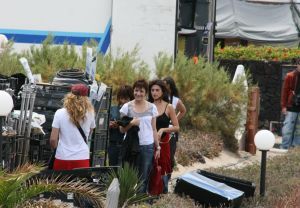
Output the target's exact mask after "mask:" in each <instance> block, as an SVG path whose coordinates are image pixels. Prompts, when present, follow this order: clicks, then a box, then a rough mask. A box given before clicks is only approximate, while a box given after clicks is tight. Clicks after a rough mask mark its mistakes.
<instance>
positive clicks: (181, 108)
mask: <svg viewBox="0 0 300 208" xmlns="http://www.w3.org/2000/svg"><path fill="white" fill-rule="evenodd" d="M176 109H177V110H178V113H177V119H178V121H180V120H181V119H182V118H183V116H184V115H185V113H186V108H185V105H184V104H183V102H182V101H181V100H180V99H179V100H178V103H177V105H176Z"/></svg>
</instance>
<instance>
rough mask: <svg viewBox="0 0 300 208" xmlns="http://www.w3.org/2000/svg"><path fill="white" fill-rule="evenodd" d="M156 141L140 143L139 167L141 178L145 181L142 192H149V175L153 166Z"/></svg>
mask: <svg viewBox="0 0 300 208" xmlns="http://www.w3.org/2000/svg"><path fill="white" fill-rule="evenodd" d="M153 157H154V143H153V144H149V145H140V153H139V158H138V168H139V174H140V177H141V180H142V181H143V184H142V187H141V192H142V193H147V191H148V183H149V175H150V171H151V169H152V167H153Z"/></svg>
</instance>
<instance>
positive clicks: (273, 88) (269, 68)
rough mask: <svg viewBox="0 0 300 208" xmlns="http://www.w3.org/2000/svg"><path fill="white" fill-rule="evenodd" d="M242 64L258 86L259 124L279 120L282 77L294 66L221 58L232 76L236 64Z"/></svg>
mask: <svg viewBox="0 0 300 208" xmlns="http://www.w3.org/2000/svg"><path fill="white" fill-rule="evenodd" d="M239 64H242V65H244V67H245V70H248V71H249V73H250V74H251V76H252V83H253V84H257V85H258V86H259V88H260V99H261V101H260V114H259V121H260V124H261V125H265V126H268V124H269V122H270V121H280V119H281V107H280V96H281V87H282V83H283V79H284V76H285V74H286V73H287V71H290V70H292V69H294V66H291V65H285V64H284V63H281V62H264V61H247V60H245V61H240V60H221V61H220V66H223V67H224V68H225V70H226V71H228V73H229V74H230V76H231V78H233V76H234V73H235V70H236V67H237V65H239Z"/></svg>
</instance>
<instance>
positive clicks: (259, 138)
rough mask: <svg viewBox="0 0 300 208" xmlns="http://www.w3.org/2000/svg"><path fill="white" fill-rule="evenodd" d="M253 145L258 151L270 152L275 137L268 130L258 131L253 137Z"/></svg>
mask: <svg viewBox="0 0 300 208" xmlns="http://www.w3.org/2000/svg"><path fill="white" fill-rule="evenodd" d="M254 143H255V146H256V147H257V148H258V149H259V150H270V149H271V148H272V147H273V146H274V144H275V136H274V134H273V133H272V132H271V131H269V130H260V131H258V132H257V133H256V134H255V136H254Z"/></svg>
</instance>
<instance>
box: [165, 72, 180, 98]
mask: <svg viewBox="0 0 300 208" xmlns="http://www.w3.org/2000/svg"><path fill="white" fill-rule="evenodd" d="M163 81H165V82H166V83H167V84H168V85H169V86H170V97H171V98H172V97H173V96H176V97H179V94H178V89H177V87H176V85H175V82H174V79H173V78H172V77H165V78H164V79H163Z"/></svg>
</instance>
